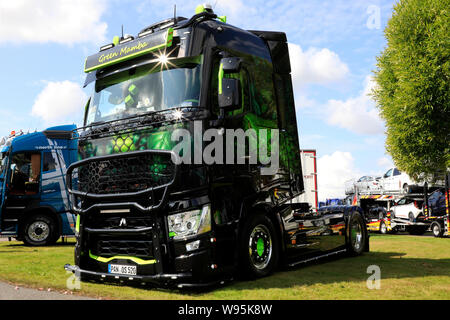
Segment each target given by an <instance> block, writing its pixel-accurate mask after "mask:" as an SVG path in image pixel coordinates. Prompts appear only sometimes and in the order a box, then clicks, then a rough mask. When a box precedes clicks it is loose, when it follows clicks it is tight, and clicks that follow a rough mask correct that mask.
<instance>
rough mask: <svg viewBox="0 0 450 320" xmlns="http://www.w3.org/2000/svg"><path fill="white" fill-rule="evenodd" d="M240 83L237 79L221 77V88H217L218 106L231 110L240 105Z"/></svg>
mask: <svg viewBox="0 0 450 320" xmlns="http://www.w3.org/2000/svg"><path fill="white" fill-rule="evenodd" d="M240 87H241V84H240V81H239V80H238V79H229V78H223V79H222V90H219V108H221V109H222V110H224V111H233V110H236V109H239V108H240V107H241V88H240Z"/></svg>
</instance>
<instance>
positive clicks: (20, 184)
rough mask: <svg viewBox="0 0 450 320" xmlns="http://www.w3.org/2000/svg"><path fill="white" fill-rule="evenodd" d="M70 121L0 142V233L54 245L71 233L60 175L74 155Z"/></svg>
mask: <svg viewBox="0 0 450 320" xmlns="http://www.w3.org/2000/svg"><path fill="white" fill-rule="evenodd" d="M75 128H76V126H75V125H64V126H56V127H51V128H48V129H46V130H44V131H42V132H33V133H27V134H24V133H23V132H18V133H16V132H14V131H13V132H11V134H10V135H9V136H8V137H4V138H3V139H1V141H0V196H1V202H0V235H1V236H2V237H8V238H16V239H17V240H20V241H23V242H24V243H25V244H26V245H32V246H42V245H50V244H53V243H55V242H56V241H57V240H58V239H59V238H60V237H61V236H62V237H66V236H73V235H74V230H75V216H74V215H73V214H72V213H70V203H69V197H68V194H67V189H66V184H65V175H66V168H67V167H68V166H69V165H70V164H71V163H72V162H74V161H76V160H77V159H76V157H77V139H76V136H74V133H73V132H74V131H73V130H74V129H75Z"/></svg>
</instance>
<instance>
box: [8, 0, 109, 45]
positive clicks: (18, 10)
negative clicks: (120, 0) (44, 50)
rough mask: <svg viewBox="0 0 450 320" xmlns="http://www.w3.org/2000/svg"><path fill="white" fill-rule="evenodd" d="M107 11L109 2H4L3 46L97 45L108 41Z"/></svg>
mask: <svg viewBox="0 0 450 320" xmlns="http://www.w3.org/2000/svg"><path fill="white" fill-rule="evenodd" d="M105 9H106V0H80V1H67V0H45V1H35V0H14V1H1V2H0V43H2V42H13V43H20V42H37V43H45V42H56V43H62V44H67V45H71V44H74V43H82V42H90V43H94V44H98V43H99V42H103V41H104V39H105V33H106V29H107V24H106V23H105V22H103V21H101V19H100V18H101V15H102V14H103V12H104V11H105Z"/></svg>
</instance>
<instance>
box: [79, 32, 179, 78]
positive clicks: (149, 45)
mask: <svg viewBox="0 0 450 320" xmlns="http://www.w3.org/2000/svg"><path fill="white" fill-rule="evenodd" d="M172 39H173V29H172V28H169V29H167V30H165V31H162V32H157V33H152V34H149V35H147V36H144V37H141V38H137V39H135V40H132V41H128V42H125V43H122V44H120V43H119V44H118V45H116V46H113V47H112V48H110V49H107V50H103V51H100V52H98V53H96V54H94V55H92V56H89V57H88V58H87V59H86V63H85V65H84V72H85V73H88V72H91V71H94V70H98V69H101V68H105V67H107V66H110V65H113V64H116V63H119V62H123V61H126V60H128V59H132V58H135V57H138V56H141V55H144V54H146V53H150V52H152V51H155V50H158V49H162V48H167V47H170V46H171V45H172ZM87 80H88V78H86V81H87ZM85 85H86V83H85Z"/></svg>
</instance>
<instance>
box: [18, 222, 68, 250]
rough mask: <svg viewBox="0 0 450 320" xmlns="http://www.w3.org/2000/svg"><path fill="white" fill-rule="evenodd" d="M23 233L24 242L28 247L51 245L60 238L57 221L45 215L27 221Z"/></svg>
mask: <svg viewBox="0 0 450 320" xmlns="http://www.w3.org/2000/svg"><path fill="white" fill-rule="evenodd" d="M22 232H23V242H24V243H25V244H26V245H28V246H46V245H50V244H53V243H55V242H56V241H57V240H58V238H59V235H58V231H57V225H56V223H55V221H54V220H53V219H51V218H50V217H48V216H47V215H44V214H37V215H34V216H32V217H30V218H29V219H27V220H26V222H25V224H24V227H23V231H22Z"/></svg>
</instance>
